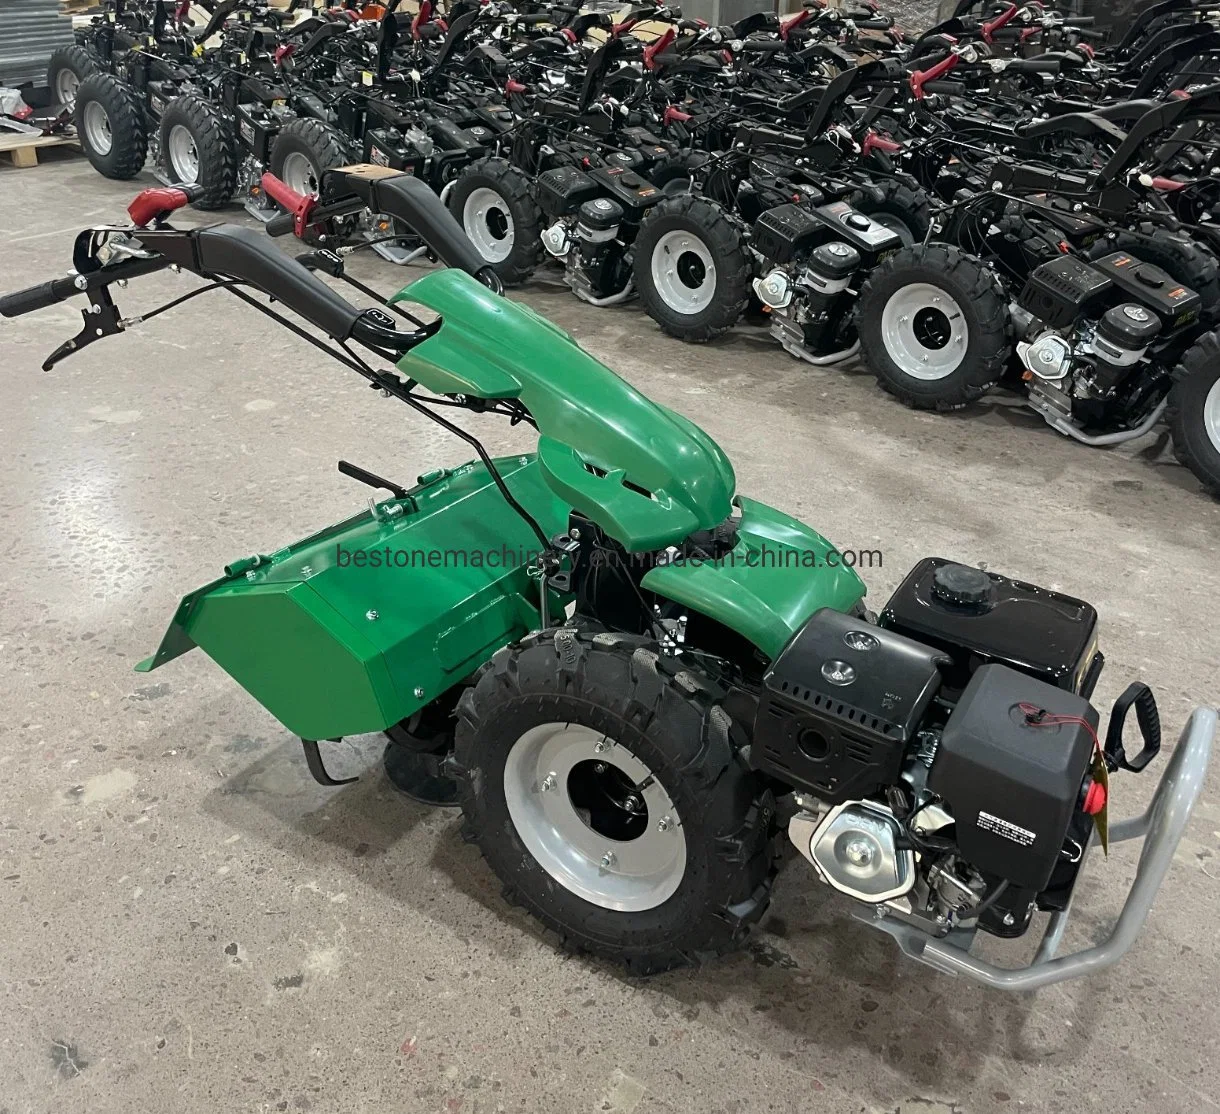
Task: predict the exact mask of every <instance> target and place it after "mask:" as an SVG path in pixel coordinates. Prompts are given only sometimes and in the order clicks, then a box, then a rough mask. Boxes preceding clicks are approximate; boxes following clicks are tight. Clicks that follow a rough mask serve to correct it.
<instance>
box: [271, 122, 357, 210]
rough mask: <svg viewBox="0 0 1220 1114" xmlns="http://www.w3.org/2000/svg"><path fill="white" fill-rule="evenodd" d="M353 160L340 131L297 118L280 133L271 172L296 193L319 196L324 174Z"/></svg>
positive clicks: (274, 149)
mask: <svg viewBox="0 0 1220 1114" xmlns="http://www.w3.org/2000/svg"><path fill="white" fill-rule="evenodd" d="M348 161H350V153H349V151H348V144H347V141H346V140H345V139H344V137H343V135H342V133H341V132H339V131H338V130H336V129H335V128H332V127H331V126H330V125H329V124H324V123H322V121H321V120H310V119H308V118H306V117H296V118H295V119H292V120H289V121H288V123H286V124H285V125H284V126H283V127H282V128H280V130H279V134H278V135H277V136H276V137H275V144H274V145H273V146H272V148H271V173H272V174H274V175H275V176H276V177H277V178H278V179H279V180H280V181H281V182H283V183H284V184H285V185H286V186H288V187H289V188H291V189H294V190H296V192H297V193H300V194H305V195H306V196H310V195H312V196H315V197H316V196H317V194H318V191H319V190H321V188H322V175H323V174H324V173H325V172H326V171H327V170H333V169H334V168H335V167H336V166H343V165H344V164H345V163H347V162H348Z"/></svg>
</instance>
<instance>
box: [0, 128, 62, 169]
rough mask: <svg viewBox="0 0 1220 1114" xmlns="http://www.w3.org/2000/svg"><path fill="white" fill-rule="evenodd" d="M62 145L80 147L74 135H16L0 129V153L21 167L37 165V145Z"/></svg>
mask: <svg viewBox="0 0 1220 1114" xmlns="http://www.w3.org/2000/svg"><path fill="white" fill-rule="evenodd" d="M63 146H72V147H75V148H77V149H78V150H79V149H80V144H79V143H77V141H76V136H74V135H18V134H17V133H16V132H4V131H0V155H8V157H9V158H10V159H11V160H12V163H13V165H14V166H17V167H21V168H22V169H25V168H26V167H30V166H37V165H38V148H39V147H63Z"/></svg>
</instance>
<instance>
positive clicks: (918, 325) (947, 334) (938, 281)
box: [856, 244, 1011, 410]
mask: <svg viewBox="0 0 1220 1114" xmlns="http://www.w3.org/2000/svg"><path fill="white" fill-rule="evenodd" d="M856 329H857V331H858V332H859V334H860V347H861V349H862V350H863V353H864V358H865V361H866V362H867V363H868V366H869V368H870V369H871V370H872V371H873V373H874V374H875V375H876V376H877V381H878V382H879V383H880V384H881V386H882V387H884V388H885V389H886V390H887V391H889V392H890V393H891V394H892V395H894V396H895V397H896V398H898V399H899V400H901V401H902V402H904V403H905V404H906V405H907V406H912V407H915V408H916V409H920V410H957V409H960V408H961V407H963V406H965V405H967V404H968V403H970V402H973V401H974V400H975V399H978V398H981V397H982V396H983V395H984V394H985V393H986V392H987V391H988V390H989V389H990V388H991V387H992V386H994V385H995V383H997V382H998V381H999V379H1000V376H1001V375H1003V373H1004V368H1005V365H1006V364H1007V362H1008V357H1009V354H1010V351H1011V345H1010V343H1009V321H1008V306H1007V304H1006V302H1005V300H1004V296H1003V293H1002V291H1001V290H1000V288H999V284H998V283H997V282H996V279H995V277H994V276H993V275H992V274H991V272H990V271H989V270H987V268H986V267H984V266H983V264H981V263H980V262H979V261H978V260H977V259H974V258H973V257H971V256H969V255H966V254H965V253H964V252H961V251H959V250H958V249H957V248H954V247H950V246H948V245H946V244H931V245H929V246H928V247H926V248H925V247H922V246H917V247H909V248H901V249H899V250H898V251H897V252H895V253H894V254H893V255H892V256H890V257H889V258H888V259H885V260H883V261H882V262H881V263H879V264H878V265H877V266H876V267H874V268H873V271H872V273H871V274H870V275H869V277H868V281H867V282H865V284H864V286H863V288H862V289H861V291H860V298H859V301H857V303H856Z"/></svg>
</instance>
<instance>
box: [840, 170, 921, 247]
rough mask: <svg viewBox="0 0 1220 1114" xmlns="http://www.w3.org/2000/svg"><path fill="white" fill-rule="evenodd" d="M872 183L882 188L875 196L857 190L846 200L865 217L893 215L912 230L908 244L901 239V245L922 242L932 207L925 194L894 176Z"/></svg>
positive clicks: (869, 192) (908, 245) (865, 191)
mask: <svg viewBox="0 0 1220 1114" xmlns="http://www.w3.org/2000/svg"><path fill="white" fill-rule="evenodd" d="M875 186H876V189H878V190H880V191H881V196H880V197H876V196H874V194H873V193H872V191H871V190H868V189H859V190H856V191H855V192H854V193H853V194H852V195H851V196H850V197H849V198H848V199H847V200H848V202H849V203H850V204H851V206H852V208H853V209H858V210H859V211H860V212H861V213H863V214H864V215H865V216H868V217H876V216H879V215H880V216H891V217H896V218H897V219H898V220H901V221H902V222H903V224H905V225H906V227H907V228H908V229H909V230H910V232H911V237H912V239H911V241H910V242H909V243H908V242H907V241H906V239H905V238H904V239H903V245H902V246H903V247H912V246H913V245H914V244H922V243H923V241H924V237H925V236H927V234H928V231H929V229H931V227H932V206H931V204H930V203H929V201H928V195H927V194H926V193H925V192H924V191H923V190H921V189H919V188H918V187H912V186H908V185H907V184H906V183H905V182H899V181H895V180H893V179H890V180H888V181H883V182H877V183H876V184H875ZM899 235H900V236H901V235H902V233H899Z"/></svg>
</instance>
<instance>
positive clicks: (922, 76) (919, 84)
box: [911, 54, 958, 101]
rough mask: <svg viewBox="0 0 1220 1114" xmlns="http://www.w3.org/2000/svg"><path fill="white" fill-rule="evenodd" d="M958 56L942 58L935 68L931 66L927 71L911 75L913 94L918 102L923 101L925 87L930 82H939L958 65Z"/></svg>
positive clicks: (918, 71) (951, 55) (917, 71)
mask: <svg viewBox="0 0 1220 1114" xmlns="http://www.w3.org/2000/svg"><path fill="white" fill-rule="evenodd" d="M957 59H958V55H956V54H950V55H949V57H948V58H942V59H941V60H940V61H939V62H937V63H936V65H935V66H929V67H928V68H927V69H926V70H916V71H915V72H914V73H913V74H911V93H912V95H913V96H914V97H915V99H916V100H917V101H922V100H923V87H924V86H925V85H926V84H927V83H928V82H929V81H939V80H940V79H941V78H942V77H944V76H945V74H947V73H948V72H949V71H950V70H951V69H953V67H954V66H956V65H957Z"/></svg>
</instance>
